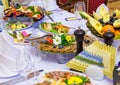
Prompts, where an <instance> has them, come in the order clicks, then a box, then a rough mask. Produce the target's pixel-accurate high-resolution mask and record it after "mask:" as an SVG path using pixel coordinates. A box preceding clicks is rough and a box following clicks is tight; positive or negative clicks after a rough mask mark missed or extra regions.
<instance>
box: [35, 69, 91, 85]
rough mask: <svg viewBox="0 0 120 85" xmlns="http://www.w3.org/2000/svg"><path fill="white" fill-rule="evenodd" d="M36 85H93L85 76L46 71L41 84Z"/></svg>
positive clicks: (74, 73)
mask: <svg viewBox="0 0 120 85" xmlns="http://www.w3.org/2000/svg"><path fill="white" fill-rule="evenodd" d="M34 85H93V84H92V81H91V79H90V78H89V77H88V76H86V75H85V74H82V73H78V72H73V71H68V70H54V71H46V72H43V73H41V75H40V83H38V84H34Z"/></svg>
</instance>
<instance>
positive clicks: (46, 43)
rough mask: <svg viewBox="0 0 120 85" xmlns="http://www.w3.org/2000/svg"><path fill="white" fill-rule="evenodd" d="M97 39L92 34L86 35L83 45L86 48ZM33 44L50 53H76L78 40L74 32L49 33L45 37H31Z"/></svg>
mask: <svg viewBox="0 0 120 85" xmlns="http://www.w3.org/2000/svg"><path fill="white" fill-rule="evenodd" d="M96 40H97V39H96V38H95V37H93V36H91V35H85V36H84V41H83V47H84V48H86V47H87V46H89V45H90V44H92V43H93V42H94V41H96ZM31 41H32V43H31V44H32V45H33V46H34V47H36V48H38V49H39V50H41V51H44V52H50V53H62V54H64V53H65V54H66V53H75V52H76V40H75V36H74V35H73V34H61V35H53V34H48V35H45V36H43V37H38V38H34V39H31Z"/></svg>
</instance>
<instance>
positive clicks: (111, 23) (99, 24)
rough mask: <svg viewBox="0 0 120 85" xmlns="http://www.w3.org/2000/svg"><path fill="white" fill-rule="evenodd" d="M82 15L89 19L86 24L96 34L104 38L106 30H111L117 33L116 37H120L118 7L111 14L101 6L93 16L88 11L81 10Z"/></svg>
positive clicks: (119, 11)
mask: <svg viewBox="0 0 120 85" xmlns="http://www.w3.org/2000/svg"><path fill="white" fill-rule="evenodd" d="M80 15H81V17H83V18H84V19H86V20H87V24H86V25H87V27H88V28H89V30H90V31H91V33H93V34H94V35H96V36H98V37H101V38H102V37H103V34H104V33H105V32H107V31H111V32H113V33H114V34H115V38H114V39H120V10H118V9H116V10H115V11H113V13H112V14H109V11H108V10H106V9H105V7H104V6H101V7H100V8H99V11H98V12H93V15H92V16H91V15H89V14H87V13H86V12H80Z"/></svg>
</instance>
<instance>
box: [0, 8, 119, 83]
mask: <svg viewBox="0 0 120 85" xmlns="http://www.w3.org/2000/svg"><path fill="white" fill-rule="evenodd" d="M52 12H53V14H51V15H50V16H51V17H52V18H53V19H54V21H55V22H62V24H64V25H66V26H68V27H71V28H76V29H77V28H78V27H79V26H81V29H84V30H88V29H87V27H86V25H85V22H86V21H85V20H71V21H67V20H66V18H70V17H75V15H74V14H73V13H69V12H67V11H65V10H62V9H60V8H57V9H55V10H53V11H52ZM42 22H51V20H50V19H49V18H48V17H47V16H45V17H44V18H43V19H42V20H40V21H38V22H36V23H34V24H33V25H32V26H31V27H30V28H28V29H26V31H28V32H32V36H33V37H37V36H42V35H44V34H45V33H44V32H43V31H41V30H40V29H39V24H40V23H42ZM15 46H16V47H17V48H18V49H20V50H23V49H21V45H15ZM31 55H32V54H31ZM39 57H41V61H40V62H39V63H40V64H39V66H38V68H39V69H43V70H44V71H49V70H69V68H68V67H66V66H65V64H59V63H57V61H56V56H42V55H39ZM118 61H120V48H117V56H116V64H117V63H118ZM8 63H9V62H8ZM44 71H43V72H44ZM15 78H16V77H12V78H4V79H3V78H0V85H2V83H3V82H6V81H9V80H11V79H15ZM91 80H92V83H93V85H113V80H110V79H108V78H107V77H104V79H103V80H100V81H96V80H93V79H91ZM31 82H32V78H31V79H29V80H26V81H24V82H20V83H17V84H14V85H31Z"/></svg>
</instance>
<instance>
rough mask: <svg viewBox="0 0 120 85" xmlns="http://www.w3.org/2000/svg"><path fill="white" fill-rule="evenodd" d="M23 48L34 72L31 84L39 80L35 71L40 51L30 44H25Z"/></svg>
mask: <svg viewBox="0 0 120 85" xmlns="http://www.w3.org/2000/svg"><path fill="white" fill-rule="evenodd" d="M25 48H26V50H27V54H28V56H29V59H30V62H31V66H32V69H33V72H34V78H33V84H35V83H38V82H39V79H38V76H37V74H36V71H37V70H39V67H40V61H41V53H40V51H39V50H38V49H37V48H35V47H33V46H31V45H27V46H26V47H25Z"/></svg>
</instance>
